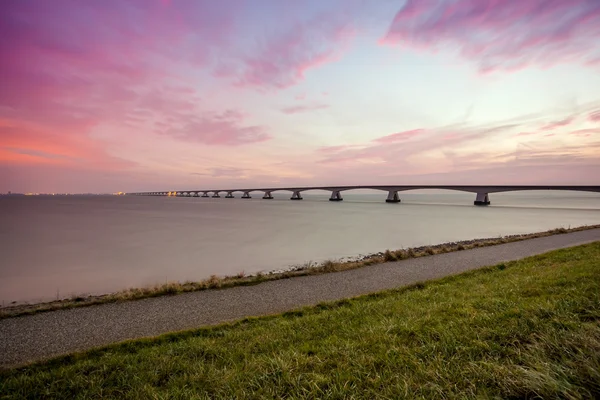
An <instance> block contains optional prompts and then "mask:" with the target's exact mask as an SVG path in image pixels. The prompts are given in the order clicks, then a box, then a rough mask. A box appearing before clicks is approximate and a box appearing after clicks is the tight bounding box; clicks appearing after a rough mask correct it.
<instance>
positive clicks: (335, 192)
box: [127, 185, 600, 206]
mask: <svg viewBox="0 0 600 400" xmlns="http://www.w3.org/2000/svg"><path fill="white" fill-rule="evenodd" d="M358 189H369V190H380V191H383V192H387V198H386V199H385V201H386V203H400V201H401V200H400V196H399V195H398V192H405V191H408V190H419V189H443V190H457V191H460V192H470V193H475V201H474V202H473V204H475V205H476V206H487V205H489V204H491V203H490V197H489V194H490V193H500V192H515V191H522V190H570V191H579V192H597V193H600V186H536V185H533V186H523V185H521V186H518V185H517V186H483V185H467V186H460V185H385V186H372V185H365V186H360V185H358V186H310V187H284V188H256V189H209V190H196V189H195V190H174V191H161V192H140V193H127V195H133V196H178V197H214V198H219V197H221V193H225V198H226V199H233V198H235V196H234V193H242V196H241V198H242V199H250V198H252V197H251V196H250V194H251V193H253V192H262V193H263V196H262V198H263V199H265V200H268V199H272V198H273V195H272V193H273V192H292V197H291V198H290V200H302V192H306V191H309V190H324V191H330V192H331V197H330V198H329V201H342V200H344V199H343V198H342V192H345V191H348V190H358ZM200 193H202V195H200Z"/></svg>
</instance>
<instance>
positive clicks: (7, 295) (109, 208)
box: [0, 191, 600, 304]
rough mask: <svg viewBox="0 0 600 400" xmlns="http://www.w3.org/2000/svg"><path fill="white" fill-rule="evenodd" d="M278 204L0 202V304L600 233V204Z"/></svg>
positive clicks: (410, 195) (515, 200) (500, 198)
mask: <svg viewBox="0 0 600 400" xmlns="http://www.w3.org/2000/svg"><path fill="white" fill-rule="evenodd" d="M386 194H387V193H383V192H382V193H378V194H360V193H345V192H344V193H343V197H344V201H343V202H329V201H327V199H328V194H327V193H323V194H317V195H311V194H303V197H304V200H302V201H289V200H288V199H289V196H290V194H289V193H278V192H275V193H273V195H274V197H275V199H274V200H262V199H261V198H260V197H261V196H260V195H259V194H258V193H255V194H254V198H253V199H251V200H242V199H240V198H239V194H238V198H237V199H225V198H220V199H212V198H173V197H171V198H168V197H117V196H106V197H74V196H72V197H3V198H0V251H1V256H0V257H1V258H0V301H4V302H5V304H6V303H8V302H10V301H13V300H14V301H32V300H42V299H46V300H47V299H52V298H55V297H56V294H57V291H58V292H59V293H60V295H61V296H67V295H72V294H81V293H94V294H98V293H106V292H110V291H115V290H119V289H124V288H127V287H132V286H143V285H149V284H154V283H160V282H164V281H165V280H169V281H173V280H180V281H185V280H199V279H203V278H206V277H208V276H210V275H212V274H216V275H233V274H236V273H238V272H241V271H245V272H246V273H248V274H250V273H255V272H257V271H268V270H273V269H279V268H282V267H286V266H290V265H295V264H301V263H304V262H307V261H320V260H324V259H329V258H340V257H344V256H352V255H358V254H367V253H372V252H377V251H382V250H385V249H388V248H390V249H397V248H402V247H410V246H418V245H424V244H436V243H442V242H448V241H455V240H463V239H473V238H480V237H497V236H500V235H507V234H516V233H528V232H537V231H542V230H547V229H552V228H557V227H569V226H571V227H575V226H581V225H591V224H600V194H596V193H577V192H522V193H519V192H516V193H501V194H491V195H490V200H491V202H492V206H489V207H475V206H473V205H472V204H473V200H474V197H475V195H474V194H471V193H459V192H433V191H432V192H429V193H427V192H423V193H414V192H407V193H402V192H401V193H400V195H401V198H402V203H400V204H388V203H385V202H384V200H385V196H386Z"/></svg>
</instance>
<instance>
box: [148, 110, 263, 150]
mask: <svg viewBox="0 0 600 400" xmlns="http://www.w3.org/2000/svg"><path fill="white" fill-rule="evenodd" d="M158 132H159V133H160V134H162V135H167V136H170V137H173V138H176V139H179V140H184V141H189V142H197V143H202V144H206V145H220V146H240V145H244V144H251V143H260V142H265V141H267V140H270V139H271V135H269V134H268V133H267V132H266V129H265V128H264V127H262V126H256V125H246V124H245V123H244V115H243V114H242V113H240V112H239V111H235V110H227V111H225V112H223V113H204V114H203V115H196V114H189V115H186V116H185V117H184V116H182V118H181V120H180V121H179V124H173V125H170V126H169V128H167V129H159V130H158Z"/></svg>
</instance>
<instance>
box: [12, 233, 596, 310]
mask: <svg viewBox="0 0 600 400" xmlns="http://www.w3.org/2000/svg"><path fill="white" fill-rule="evenodd" d="M597 228H600V225H584V226H580V227H577V228H568V229H567V228H557V229H552V230H548V231H544V232H536V233H529V234H518V235H508V236H502V237H496V238H482V239H471V240H463V241H457V242H447V243H442V244H437V245H430V246H419V247H413V248H407V249H399V250H386V251H383V252H377V253H372V254H367V255H359V256H356V257H343V258H341V259H338V260H327V261H323V262H320V263H319V262H318V263H314V262H308V263H305V264H301V265H295V266H290V267H288V268H285V269H278V270H273V271H270V272H267V273H263V272H259V273H256V274H253V275H246V274H245V273H243V272H240V273H238V274H237V275H233V276H225V277H217V276H216V275H213V276H211V277H210V278H208V279H205V280H202V281H196V282H191V281H188V282H183V283H180V282H167V283H165V284H158V285H154V286H147V287H141V288H130V289H125V290H122V291H118V292H113V293H108V294H104V295H90V296H83V295H79V296H73V297H70V298H65V299H60V300H54V301H49V302H41V303H24V304H17V305H8V306H5V307H0V319H5V318H14V317H19V316H24V315H32V314H37V313H41V312H48V311H55V310H61V309H69V308H75V307H88V306H93V305H99V304H105V303H116V302H125V301H133V300H140V299H144V298H150V297H159V296H168V295H176V294H180V293H187V292H195V291H201V290H208V289H225V288H230V287H235V286H249V285H256V284H259V283H262V282H267V281H274V280H280V279H288V278H293V277H297V276H306V275H320V274H326V273H331V272H339V271H345V270H350V269H356V268H361V267H366V266H369V265H374V264H381V263H385V262H390V261H398V260H405V259H410V258H418V257H425V256H429V255H434V254H442V253H449V252H455V251H462V250H467V249H472V248H476V247H488V246H494V245H497V244H502V243H510V242H517V241H522V240H527V239H533V238H538V237H546V236H552V235H559V234H565V233H570V232H578V231H584V230H590V229H597Z"/></svg>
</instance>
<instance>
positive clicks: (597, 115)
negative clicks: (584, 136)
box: [588, 110, 600, 122]
mask: <svg viewBox="0 0 600 400" xmlns="http://www.w3.org/2000/svg"><path fill="white" fill-rule="evenodd" d="M588 118H589V120H590V121H592V122H600V110H597V111H592V112H591V113H590V114H589V116H588Z"/></svg>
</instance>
